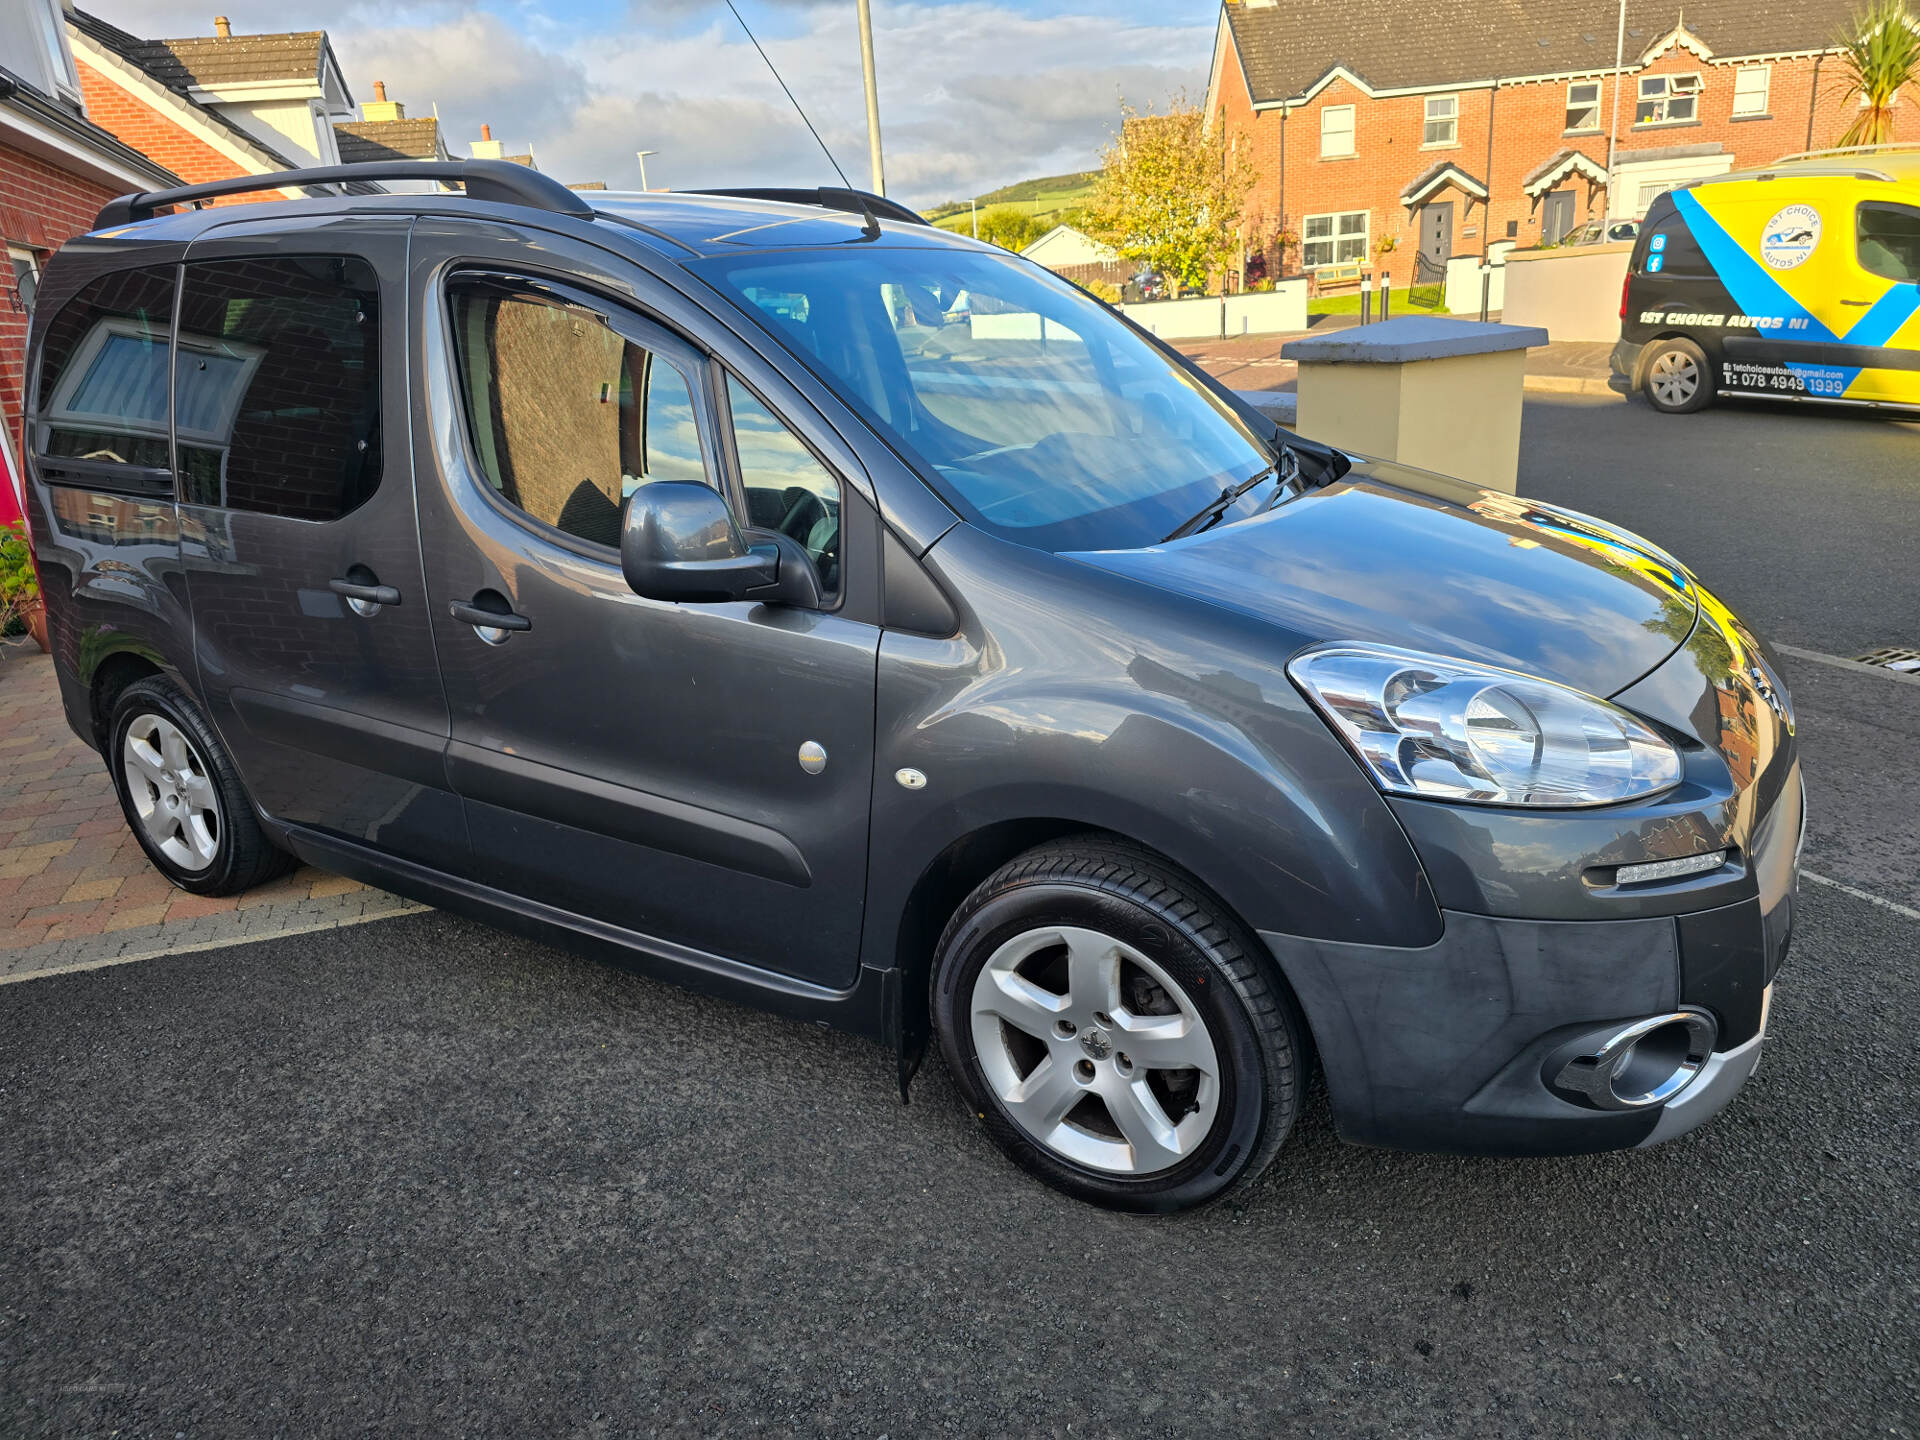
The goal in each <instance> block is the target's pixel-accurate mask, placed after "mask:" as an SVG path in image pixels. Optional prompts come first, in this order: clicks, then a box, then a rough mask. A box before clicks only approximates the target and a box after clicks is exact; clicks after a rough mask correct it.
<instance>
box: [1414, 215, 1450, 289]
mask: <svg viewBox="0 0 1920 1440" xmlns="http://www.w3.org/2000/svg"><path fill="white" fill-rule="evenodd" d="M1452 258H1453V202H1452V201H1451V200H1446V201H1442V202H1441V203H1439V204H1437V205H1425V206H1422V207H1421V210H1420V259H1421V260H1422V261H1423V262H1424V263H1423V264H1422V266H1421V268H1422V269H1423V270H1424V271H1425V272H1426V273H1427V274H1428V275H1435V274H1437V275H1438V277H1439V278H1440V279H1442V280H1444V279H1445V278H1446V274H1447V261H1449V260H1451V259H1452Z"/></svg>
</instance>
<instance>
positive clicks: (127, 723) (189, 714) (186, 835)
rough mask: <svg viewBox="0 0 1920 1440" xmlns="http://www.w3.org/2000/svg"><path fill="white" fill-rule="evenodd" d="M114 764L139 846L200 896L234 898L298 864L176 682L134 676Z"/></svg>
mask: <svg viewBox="0 0 1920 1440" xmlns="http://www.w3.org/2000/svg"><path fill="white" fill-rule="evenodd" d="M108 739H109V747H108V750H107V768H108V770H109V771H110V772H111V774H112V776H113V786H114V790H115V792H116V793H118V795H119V797H120V808H121V809H122V810H124V811H125V812H126V816H127V824H128V825H129V826H130V827H131V828H132V830H133V834H134V838H135V839H137V840H138V841H139V842H140V848H141V849H142V850H145V851H146V852H147V858H148V859H149V860H151V861H152V862H153V866H154V868H155V869H156V870H158V871H159V872H160V873H161V874H162V875H164V876H166V877H167V879H169V880H171V881H172V882H173V883H174V884H175V885H177V886H179V887H180V888H181V889H182V890H187V891H190V892H192V893H193V894H195V895H237V894H239V893H240V892H241V891H242V890H249V889H252V888H253V887H254V886H255V885H258V884H260V883H261V882H262V881H265V880H271V879H273V878H274V877H275V876H276V875H281V874H284V873H285V872H286V871H288V870H291V869H292V868H293V863H294V862H293V857H292V856H291V855H288V854H286V853H285V852H284V851H281V850H278V849H276V848H274V846H273V843H272V842H271V841H269V840H268V839H267V837H266V834H265V833H264V832H263V831H262V830H261V828H260V823H259V822H258V821H257V820H255V819H254V816H253V805H252V803H251V802H250V801H249V800H248V799H247V792H246V790H245V789H244V788H243V787H242V786H241V784H240V776H239V774H238V772H236V771H235V770H234V768H233V761H232V760H230V759H229V758H228V757H227V752H226V750H225V748H224V747H222V745H221V744H220V737H219V736H218V735H216V734H215V733H214V730H213V727H212V726H211V725H209V724H208V723H207V720H206V717H205V716H203V715H202V714H201V713H200V711H199V709H198V708H197V707H195V705H194V703H193V701H191V700H189V699H188V698H187V697H186V695H185V694H183V693H182V692H181V690H180V687H179V686H177V685H175V684H174V683H173V682H172V681H170V680H167V679H165V678H163V677H161V676H158V675H154V676H150V677H149V678H147V679H145V680H139V681H135V682H134V683H133V684H131V685H129V686H128V687H127V688H126V689H125V690H122V691H121V692H120V695H119V698H118V699H117V700H116V701H115V702H114V706H113V716H112V720H111V723H110V725H109V727H108Z"/></svg>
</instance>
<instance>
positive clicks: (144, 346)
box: [33, 265, 174, 498]
mask: <svg viewBox="0 0 1920 1440" xmlns="http://www.w3.org/2000/svg"><path fill="white" fill-rule="evenodd" d="M173 277H174V267H173V266H171V265H157V266H154V267H152V268H150V269H145V270H119V271H115V272H114V273H113V274H111V275H102V276H101V277H99V278H98V279H97V280H93V281H91V282H89V283H88V284H87V285H86V287H85V288H83V289H82V290H81V291H80V293H79V294H77V295H75V296H74V297H73V299H72V300H70V301H68V302H67V304H66V305H65V306H64V307H62V309H61V311H60V313H59V314H58V315H56V316H54V317H53V320H52V321H51V323H49V324H48V326H47V338H46V343H45V344H44V345H43V346H42V347H41V352H40V384H39V387H38V390H37V391H36V404H37V406H38V409H37V411H36V413H35V417H34V419H35V425H34V438H33V445H34V448H35V450H36V451H37V452H38V453H39V454H41V455H43V456H48V457H56V458H59V459H65V460H82V461H86V462H89V463H88V465H87V467H86V477H87V483H88V484H89V485H90V486H96V487H99V488H102V489H121V488H126V489H130V490H137V491H139V492H140V493H143V494H147V493H151V494H156V495H157V494H160V493H162V492H164V494H165V495H166V497H167V498H171V497H172V493H173V485H172V482H171V480H170V479H169V478H168V477H167V476H166V475H165V474H164V473H154V472H164V471H165V470H166V468H167V465H168V458H167V330H168V327H169V326H170V325H171V324H172V323H173V283H174V282H173ZM121 469H124V471H125V472H126V473H125V480H126V484H125V485H124V486H122V485H120V484H117V483H116V481H115V478H114V476H115V471H116V470H121Z"/></svg>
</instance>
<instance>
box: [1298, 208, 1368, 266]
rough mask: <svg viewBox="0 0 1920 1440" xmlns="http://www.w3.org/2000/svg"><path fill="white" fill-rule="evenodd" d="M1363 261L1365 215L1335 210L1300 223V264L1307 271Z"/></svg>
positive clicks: (1354, 211) (1309, 217)
mask: <svg viewBox="0 0 1920 1440" xmlns="http://www.w3.org/2000/svg"><path fill="white" fill-rule="evenodd" d="M1366 258H1367V212H1366V211H1365V210H1344V211H1336V212H1335V213H1333V214H1330V215H1309V216H1307V217H1306V219H1305V220H1303V221H1301V230H1300V263H1301V264H1302V265H1303V266H1305V267H1306V268H1307V269H1309V270H1317V269H1319V268H1320V267H1321V266H1322V265H1345V264H1349V263H1351V262H1352V261H1355V260H1365V259H1366Z"/></svg>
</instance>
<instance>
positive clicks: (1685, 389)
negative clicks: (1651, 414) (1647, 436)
mask: <svg viewBox="0 0 1920 1440" xmlns="http://www.w3.org/2000/svg"><path fill="white" fill-rule="evenodd" d="M1644 363H1645V367H1646V368H1645V370H1644V372H1643V373H1644V375H1645V377H1646V378H1645V379H1643V380H1642V381H1641V382H1640V388H1641V389H1642V390H1643V391H1644V392H1645V393H1646V397H1647V403H1648V404H1649V405H1651V406H1653V408H1654V409H1656V410H1658V411H1660V412H1661V413H1663V414H1666V415H1688V414H1691V413H1692V412H1693V411H1695V410H1698V409H1700V408H1701V407H1702V406H1704V405H1708V404H1710V403H1712V400H1713V367H1712V366H1710V365H1709V364H1708V363H1707V353H1706V351H1704V350H1702V349H1701V348H1700V347H1699V346H1698V345H1696V344H1694V343H1693V341H1691V340H1685V339H1681V338H1680V337H1678V336H1675V337H1673V338H1672V339H1668V340H1655V341H1654V342H1653V343H1652V344H1651V345H1649V346H1648V347H1647V357H1646V360H1645V362H1644Z"/></svg>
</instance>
